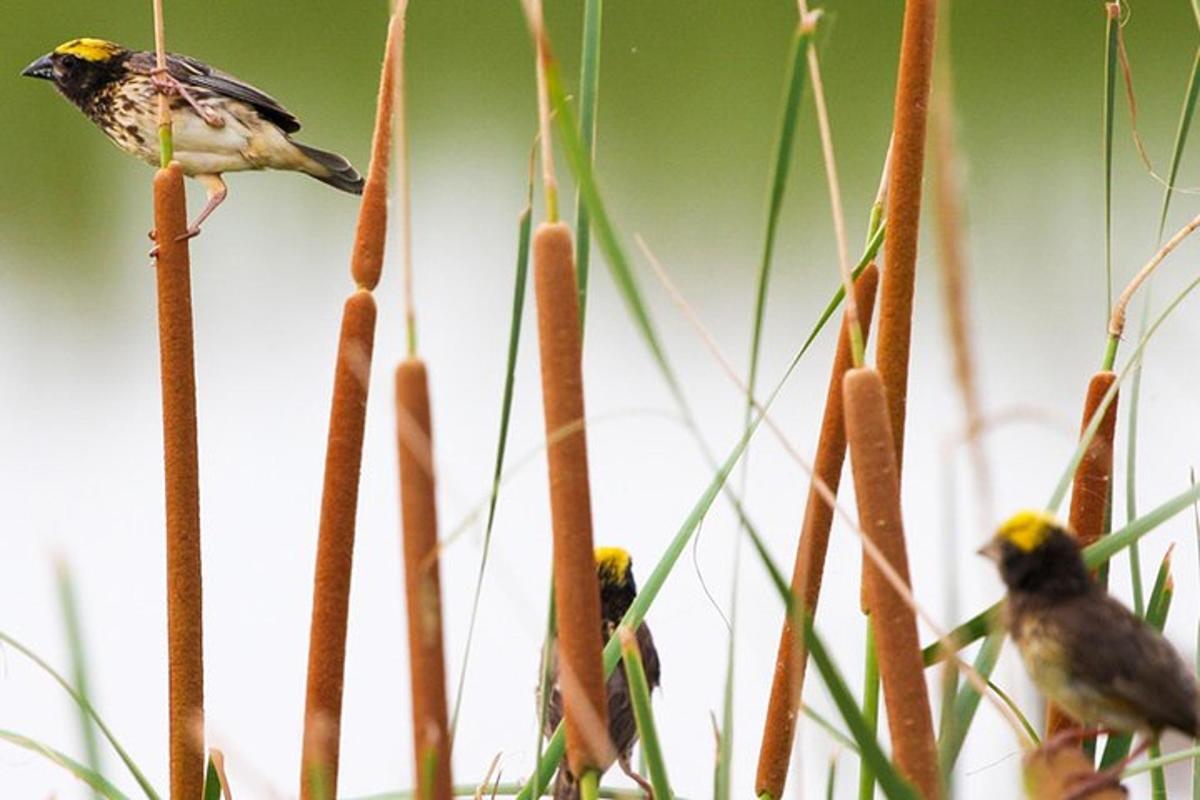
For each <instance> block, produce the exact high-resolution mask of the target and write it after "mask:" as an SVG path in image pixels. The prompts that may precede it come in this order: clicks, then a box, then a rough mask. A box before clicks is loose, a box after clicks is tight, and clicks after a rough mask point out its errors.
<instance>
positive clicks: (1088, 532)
mask: <svg viewBox="0 0 1200 800" xmlns="http://www.w3.org/2000/svg"><path fill="white" fill-rule="evenodd" d="M1116 380H1117V376H1116V374H1115V373H1113V372H1108V371H1103V372H1097V373H1096V374H1095V375H1093V376H1092V379H1091V380H1090V381H1089V382H1088V388H1087V397H1086V399H1085V400H1084V404H1083V420H1082V421H1081V423H1080V432H1081V433H1082V432H1083V431H1085V430H1087V426H1088V423H1089V422H1091V421H1092V417H1094V416H1095V415H1096V411H1097V409H1099V408H1100V404H1101V403H1102V402H1103V401H1104V395H1105V394H1106V393H1107V392H1108V390H1109V389H1111V388H1112V385H1113V384H1114V383H1116ZM1116 425H1117V396H1116V395H1113V399H1112V402H1111V403H1109V404H1108V408H1106V409H1105V410H1104V417H1103V418H1102V419H1101V420H1100V427H1099V428H1097V430H1096V435H1095V436H1093V437H1092V441H1091V442H1090V443H1089V444H1088V446H1087V449H1086V450H1085V451H1084V453H1083V459H1082V460H1081V461H1080V462H1079V466H1078V467H1077V468H1076V470H1075V482H1074V484H1073V486H1072V489H1071V516H1070V520H1069V521H1070V523H1071V530H1072V531H1074V533H1075V535H1076V536H1077V537H1079V543H1080V544H1081V545H1082V546H1084V547H1087V546H1088V545H1090V544H1092V543H1093V542H1095V541H1096V540H1097V539H1099V538H1100V535H1101V534H1102V533H1103V532H1104V518H1105V513H1106V511H1107V509H1108V496H1109V489H1110V487H1111V485H1112V468H1113V435H1114V433H1115V431H1116Z"/></svg>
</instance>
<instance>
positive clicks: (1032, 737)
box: [988, 681, 1042, 747]
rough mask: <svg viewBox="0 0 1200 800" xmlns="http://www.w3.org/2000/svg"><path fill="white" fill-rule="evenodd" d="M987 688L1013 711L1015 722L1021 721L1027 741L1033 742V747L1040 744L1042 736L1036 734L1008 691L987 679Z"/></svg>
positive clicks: (1035, 730)
mask: <svg viewBox="0 0 1200 800" xmlns="http://www.w3.org/2000/svg"><path fill="white" fill-rule="evenodd" d="M988 688H989V689H991V690H992V692H993V693H994V694H995V695H996V696H997V697H999V698H1000V700H1001V701H1002V702H1003V703H1004V705H1006V706H1008V710H1009V711H1011V712H1013V716H1014V717H1016V718H1017V722H1019V723H1021V727H1022V728H1024V729H1025V735H1026V736H1028V737H1029V741H1031V742H1033V746H1034V747H1041V746H1042V737H1041V735H1039V734H1038V732H1037V729H1036V728H1034V727H1033V724H1032V723H1031V722H1030V721H1029V717H1027V716H1025V712H1024V711H1022V710H1021V708H1020V706H1018V705H1017V704H1016V703H1015V702H1013V699H1012V698H1011V697H1009V696H1008V693H1007V692H1005V691H1004V690H1003V689H1001V688H1000V687H999V686H997V685H996V684H995V683H993V682H992V681H988Z"/></svg>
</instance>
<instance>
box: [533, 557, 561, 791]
mask: <svg viewBox="0 0 1200 800" xmlns="http://www.w3.org/2000/svg"><path fill="white" fill-rule="evenodd" d="M549 595H550V602H549V604H548V605H547V611H546V635H545V636H544V637H543V638H542V656H541V660H540V663H539V664H538V695H537V696H538V729H537V746H536V747H535V748H534V752H535V753H536V754H537V755H536V762H535V766H534V770H533V777H532V779H531V780H532V781H533V796H534V797H541V796H542V793H543V789H544V788H545V783H544V782H543V781H541V780H539V779H540V777H541V772H540V770H538V768H537V766H536V764H540V763H541V762H542V743H543V741H544V739H545V738H546V737H545V734H543V731H545V730H546V714H548V713H549V709H550V682H551V680H553V675H552V674H551V671H552V664H551V659H552V658H553V657H554V637H555V635H556V634H557V630H556V621H557V619H558V617H557V615H556V614H555V613H554V574H553V573H551V575H550V591H549Z"/></svg>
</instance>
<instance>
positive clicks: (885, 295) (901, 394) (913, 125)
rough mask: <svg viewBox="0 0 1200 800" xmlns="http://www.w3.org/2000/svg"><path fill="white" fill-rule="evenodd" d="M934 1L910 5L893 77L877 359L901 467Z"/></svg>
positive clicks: (910, 2)
mask: <svg viewBox="0 0 1200 800" xmlns="http://www.w3.org/2000/svg"><path fill="white" fill-rule="evenodd" d="M936 6H937V3H936V0H908V2H906V3H905V5H904V31H903V35H902V40H901V44H900V66H899V71H898V74H897V78H896V106H895V116H894V118H893V124H892V131H893V133H892V137H893V138H892V155H891V168H890V173H889V178H888V192H887V239H886V240H885V242H884V255H885V258H884V263H885V264H886V265H887V269H886V270H884V274H883V283H882V285H881V286H880V298H879V342H878V345H877V353H876V359H877V361H878V365H879V375H880V377H881V378H883V384H884V387H885V389H886V392H887V402H888V415H889V419H890V422H891V431H892V437H893V441H894V444H895V451H896V468H897V470H900V469H902V467H903V464H904V418H905V404H906V402H907V397H908V361H909V344H910V341H911V333H912V306H913V291H914V288H915V283H916V265H917V229H918V225H919V223H920V216H921V180H922V177H923V175H924V168H925V164H924V157H925V126H926V121H927V120H926V111H927V109H928V106H929V81H930V76H931V72H932V67H933V31H934V21H935V18H936V16H937V8H936Z"/></svg>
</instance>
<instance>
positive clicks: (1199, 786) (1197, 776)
mask: <svg viewBox="0 0 1200 800" xmlns="http://www.w3.org/2000/svg"><path fill="white" fill-rule="evenodd" d="M1197 18H1198V20H1200V14H1198V15H1197ZM1189 478H1190V481H1191V484H1192V486H1195V485H1196V470H1194V469H1193V470H1190V475H1189ZM1192 524H1193V525H1194V527H1195V530H1196V544H1197V548H1196V549H1197V552H1200V507H1197V506H1196V504H1194V503H1193V504H1192ZM1194 671H1195V673H1196V677H1197V678H1198V679H1200V623H1197V625H1196V663H1195V667H1194ZM1194 741H1195V740H1193V742H1194ZM1192 800H1200V756H1197V757H1196V758H1195V759H1194V760H1193V761H1192Z"/></svg>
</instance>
